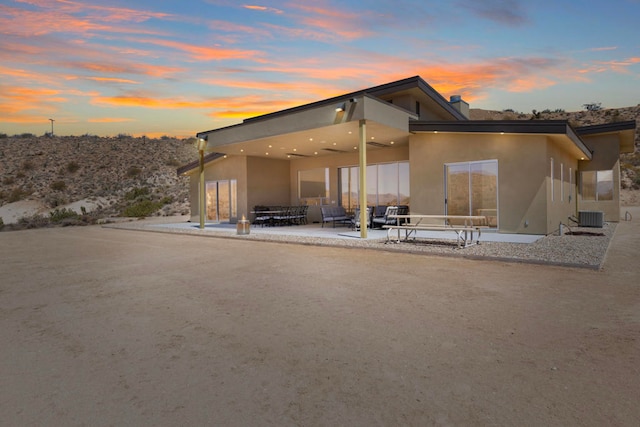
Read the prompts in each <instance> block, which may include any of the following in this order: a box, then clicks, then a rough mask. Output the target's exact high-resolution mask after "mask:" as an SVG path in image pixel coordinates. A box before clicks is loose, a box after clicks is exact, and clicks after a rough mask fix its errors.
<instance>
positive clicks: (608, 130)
mask: <svg viewBox="0 0 640 427" xmlns="http://www.w3.org/2000/svg"><path fill="white" fill-rule="evenodd" d="M576 133H577V134H578V135H580V136H596V135H597V136H600V135H616V134H617V135H618V139H619V144H620V152H621V153H633V152H634V150H635V137H636V121H635V120H629V121H625V122H616V123H606V124H602V125H593V126H583V127H579V128H576Z"/></svg>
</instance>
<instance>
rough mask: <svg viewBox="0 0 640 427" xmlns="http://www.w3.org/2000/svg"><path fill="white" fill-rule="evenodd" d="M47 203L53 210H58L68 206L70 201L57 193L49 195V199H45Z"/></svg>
mask: <svg viewBox="0 0 640 427" xmlns="http://www.w3.org/2000/svg"><path fill="white" fill-rule="evenodd" d="M45 203H46V204H47V206H49V207H51V208H56V207H58V206H62V205H66V204H67V203H68V201H67V198H66V197H64V195H62V194H60V193H56V194H48V195H47V197H45Z"/></svg>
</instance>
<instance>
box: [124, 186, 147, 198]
mask: <svg viewBox="0 0 640 427" xmlns="http://www.w3.org/2000/svg"><path fill="white" fill-rule="evenodd" d="M150 194H151V190H149V187H138V188H134V189H133V190H131V191H128V192H127V193H126V194H125V195H124V199H125V200H136V199H139V198H148V196H149V195H150Z"/></svg>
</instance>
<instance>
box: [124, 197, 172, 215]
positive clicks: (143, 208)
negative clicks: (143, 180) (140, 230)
mask: <svg viewBox="0 0 640 427" xmlns="http://www.w3.org/2000/svg"><path fill="white" fill-rule="evenodd" d="M161 207H162V203H160V202H154V201H152V200H142V201H139V202H136V203H134V204H132V205H130V206H127V207H126V208H125V209H124V210H123V211H122V215H123V216H126V217H134V218H143V217H146V216H150V215H152V214H153V213H154V212H156V211H157V210H158V209H160V208H161Z"/></svg>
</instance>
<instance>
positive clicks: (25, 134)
mask: <svg viewBox="0 0 640 427" xmlns="http://www.w3.org/2000/svg"><path fill="white" fill-rule="evenodd" d="M17 136H18V137H20V138H33V137H34V136H35V135H34V134H32V133H28V132H25V133H21V134H20V135H17Z"/></svg>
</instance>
